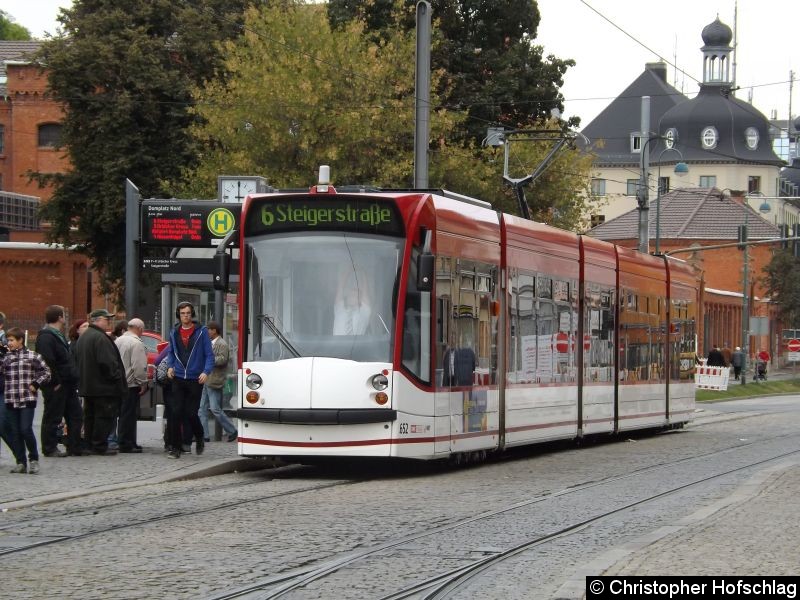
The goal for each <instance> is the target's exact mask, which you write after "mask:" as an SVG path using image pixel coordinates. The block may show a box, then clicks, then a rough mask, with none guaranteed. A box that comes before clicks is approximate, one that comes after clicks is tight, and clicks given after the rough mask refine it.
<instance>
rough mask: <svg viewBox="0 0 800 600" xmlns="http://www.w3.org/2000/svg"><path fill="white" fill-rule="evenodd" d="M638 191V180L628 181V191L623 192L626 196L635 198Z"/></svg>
mask: <svg viewBox="0 0 800 600" xmlns="http://www.w3.org/2000/svg"><path fill="white" fill-rule="evenodd" d="M638 190H639V180H638V179H628V189H627V190H625V195H626V196H635V195H636V192H637V191H638Z"/></svg>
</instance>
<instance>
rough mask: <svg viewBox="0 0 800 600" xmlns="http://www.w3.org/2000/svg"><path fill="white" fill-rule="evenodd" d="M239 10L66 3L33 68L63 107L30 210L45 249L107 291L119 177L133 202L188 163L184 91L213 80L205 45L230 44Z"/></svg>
mask: <svg viewBox="0 0 800 600" xmlns="http://www.w3.org/2000/svg"><path fill="white" fill-rule="evenodd" d="M247 3H248V2H246V1H245V0H237V1H233V0H198V1H196V2H192V3H189V2H172V0H129V1H128V2H124V3H120V2H116V1H114V0H76V1H75V2H74V4H73V5H72V7H71V8H69V9H64V10H62V12H61V14H60V17H59V22H60V23H61V26H62V31H61V32H60V34H59V35H58V36H57V37H55V38H52V39H50V40H47V41H45V42H44V43H43V45H42V48H41V50H40V54H39V59H40V60H41V62H42V63H43V65H45V66H46V68H47V69H48V72H49V84H50V91H51V93H52V94H53V97H54V98H55V99H56V100H57V101H59V102H61V103H62V104H63V105H64V108H65V117H64V121H63V134H62V144H63V148H64V150H65V151H66V154H67V156H68V157H69V159H70V161H71V165H72V166H71V170H70V171H69V172H67V173H65V174H58V175H52V174H42V173H39V174H36V176H37V177H38V179H39V181H40V183H42V184H46V183H53V184H55V190H54V194H53V197H52V199H51V200H50V201H49V202H47V203H44V204H43V206H42V208H41V218H42V219H43V220H45V221H48V222H49V223H50V224H51V229H50V231H49V238H50V240H51V241H55V242H60V243H63V244H67V245H73V244H74V245H77V247H78V249H79V251H81V252H83V253H85V254H86V255H87V256H89V258H90V259H91V261H92V264H93V267H94V268H96V269H98V270H99V272H100V274H101V278H102V279H101V284H102V287H103V289H104V291H106V292H109V291H113V292H116V296H117V298H119V299H121V294H120V289H119V283H120V281H121V280H122V277H123V274H124V270H123V269H124V257H125V252H126V249H125V247H124V243H125V235H124V232H125V219H124V213H125V193H124V183H125V179H126V178H127V179H130V180H131V181H132V182H133V183H134V184H136V185H137V186H138V188H139V190H140V191H141V193H142V195H143V197H159V196H160V195H162V193H164V192H166V191H167V190H166V188H165V182H166V181H168V180H170V179H174V178H176V177H178V176H179V174H180V173H181V169H184V168H187V166H189V165H192V164H193V163H194V161H195V159H196V152H197V149H196V147H195V146H194V144H193V139H192V137H191V136H190V134H189V126H190V125H191V124H192V123H194V122H196V120H197V118H198V117H197V115H196V114H195V113H193V112H192V111H191V110H190V109H191V105H192V97H191V93H190V90H191V89H192V88H193V87H194V86H197V85H200V84H202V83H204V82H206V81H210V80H219V79H224V70H223V69H222V68H221V66H222V65H221V63H220V59H219V54H218V52H217V50H216V48H217V46H216V42H217V41H219V40H224V39H229V38H232V37H234V36H236V35H238V34H239V31H240V26H241V13H242V11H243V8H244V6H245V5H246V4H247Z"/></svg>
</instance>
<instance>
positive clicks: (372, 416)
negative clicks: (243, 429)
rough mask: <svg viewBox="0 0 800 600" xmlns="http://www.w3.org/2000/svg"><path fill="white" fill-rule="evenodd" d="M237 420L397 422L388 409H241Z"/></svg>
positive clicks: (333, 422) (295, 423)
mask: <svg viewBox="0 0 800 600" xmlns="http://www.w3.org/2000/svg"><path fill="white" fill-rule="evenodd" d="M235 416H236V418H237V419H241V420H243V421H256V422H258V423H282V424H293V425H360V424H364V423H386V422H388V421H395V420H397V411H396V410H392V409H388V408H240V409H238V410H237V411H236V413H235Z"/></svg>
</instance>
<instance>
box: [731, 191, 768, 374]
mask: <svg viewBox="0 0 800 600" xmlns="http://www.w3.org/2000/svg"><path fill="white" fill-rule="evenodd" d="M750 195H763V194H760V193H755V194H748V196H750ZM750 210H751V208H750V202H749V201H748V200H747V198H746V199H745V203H744V228H743V229H741V230H740V233H739V236H738V237H739V241H740V242H742V255H743V257H744V268H743V271H742V280H743V281H742V346H743V349H744V365H743V366H742V385H744V384H745V383H747V368H748V367H747V362H748V360H749V358H750V331H749V329H750V328H749V321H750V301H749V293H748V292H749V290H748V283H749V282H748V279H749V276H750V273H749V266H750V265H749V262H750V253H749V251H748V245H747V226H748V224H749V220H750ZM758 210H759V212H761V213H763V214H766V213H768V212H769V211H770V206H769V203H768V202H767V201H766V199H765V200H764V202H762V203H761V206H759V207H758ZM754 380H755V381H756V382H758V377H757V376H756V377H755V379H754Z"/></svg>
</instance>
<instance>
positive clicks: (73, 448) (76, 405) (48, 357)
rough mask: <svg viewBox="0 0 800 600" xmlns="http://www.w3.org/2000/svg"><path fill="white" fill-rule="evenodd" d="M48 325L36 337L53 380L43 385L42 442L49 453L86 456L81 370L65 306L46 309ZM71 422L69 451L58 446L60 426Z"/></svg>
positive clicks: (45, 451) (38, 348)
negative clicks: (69, 338)
mask: <svg viewBox="0 0 800 600" xmlns="http://www.w3.org/2000/svg"><path fill="white" fill-rule="evenodd" d="M44 319H45V323H46V325H45V327H44V329H42V330H41V331H40V332H39V333H38V334H37V336H36V352H37V353H39V354H40V355H41V356H42V358H44V361H45V362H46V363H47V366H48V367H50V373H51V377H50V382H49V383H47V384H45V385H44V386H42V395H43V396H44V413H43V414H42V431H41V433H42V434H41V443H42V453H43V454H44V455H45V456H67V455H69V456H82V455H83V454H84V449H83V446H82V444H81V425H82V423H83V415H82V413H81V402H80V400H78V369H77V368H76V366H75V361H74V359H73V357H72V354H71V353H70V351H69V344H68V343H67V338H65V337H64V322H65V321H64V307H63V306H59V305H57V304H54V305H52V306H48V307H47V308H46V309H45V311H44ZM62 419H65V420H66V422H67V443H66V447H67V451H66V452H62V451H61V450H59V449H58V437H57V434H58V426H59V424H60V423H61V420H62Z"/></svg>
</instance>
